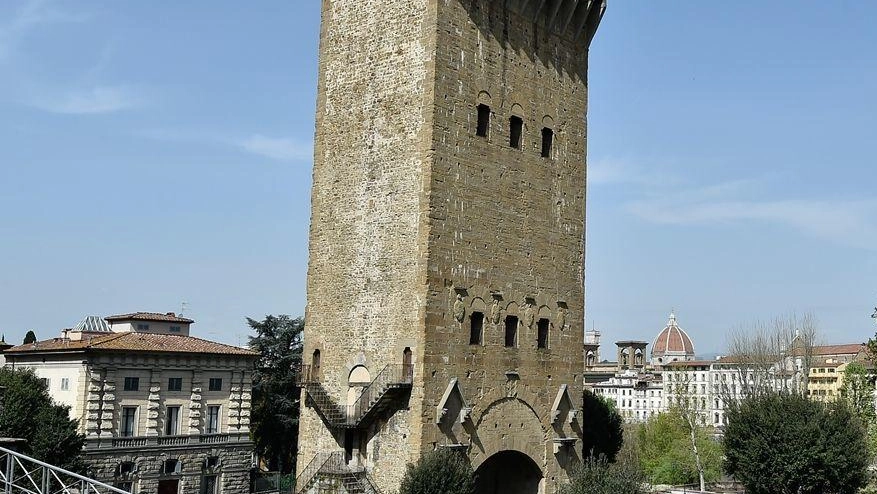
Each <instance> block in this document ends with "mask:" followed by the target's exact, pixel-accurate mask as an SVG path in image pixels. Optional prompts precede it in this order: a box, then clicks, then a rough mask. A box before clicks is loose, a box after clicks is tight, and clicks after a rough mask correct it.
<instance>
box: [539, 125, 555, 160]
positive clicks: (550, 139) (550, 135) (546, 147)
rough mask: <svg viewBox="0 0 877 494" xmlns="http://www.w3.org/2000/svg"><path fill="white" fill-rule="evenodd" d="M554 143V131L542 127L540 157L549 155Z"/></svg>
mask: <svg viewBox="0 0 877 494" xmlns="http://www.w3.org/2000/svg"><path fill="white" fill-rule="evenodd" d="M553 145H554V131H553V130H551V129H549V128H548V127H544V128H543V129H542V157H543V158H550V157H551V147H552V146H553Z"/></svg>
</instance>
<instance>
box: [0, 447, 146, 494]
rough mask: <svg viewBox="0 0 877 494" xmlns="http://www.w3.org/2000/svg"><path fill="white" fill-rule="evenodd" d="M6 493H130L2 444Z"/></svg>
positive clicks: (0, 459)
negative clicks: (17, 451) (3, 446)
mask: <svg viewBox="0 0 877 494" xmlns="http://www.w3.org/2000/svg"><path fill="white" fill-rule="evenodd" d="M0 467H2V471H0V486H2V487H3V493H4V494H62V493H63V494H104V493H110V492H113V493H118V494H130V493H129V492H128V491H124V490H122V489H119V488H117V487H113V486H111V485H107V484H104V483H102V482H98V481H97V480H94V479H90V478H88V477H84V476H82V475H79V474H77V473H73V472H70V471H68V470H64V469H63V468H60V467H56V466H54V465H50V464H48V463H45V462H42V461H40V460H37V459H35V458H31V457H29V456H26V455H23V454H21V453H16V452H15V451H12V450H9V449H6V448H2V447H0Z"/></svg>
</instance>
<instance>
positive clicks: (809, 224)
mask: <svg viewBox="0 0 877 494" xmlns="http://www.w3.org/2000/svg"><path fill="white" fill-rule="evenodd" d="M748 183H749V181H745V180H744V181H734V182H727V183H722V184H717V185H712V186H708V187H702V188H699V189H692V190H678V191H675V192H674V193H673V194H672V195H669V196H662V197H654V198H649V199H642V200H637V201H633V202H630V203H628V204H627V210H628V211H630V212H631V213H633V214H635V215H637V216H639V217H640V218H643V219H645V220H647V221H650V222H653V223H659V224H669V225H693V226H699V225H710V224H715V223H730V222H753V221H754V222H761V223H767V224H774V225H780V226H785V227H790V228H793V229H795V230H797V231H799V232H801V233H804V234H806V235H809V236H812V237H816V238H821V239H824V240H828V241H831V242H833V243H839V244H843V245H848V246H853V247H859V248H866V249H877V200H858V201H856V200H815V199H814V200H809V199H779V200H739V199H736V198H733V197H727V196H732V195H735V194H736V193H739V192H740V191H741V190H743V189H745V186H746V184H748Z"/></svg>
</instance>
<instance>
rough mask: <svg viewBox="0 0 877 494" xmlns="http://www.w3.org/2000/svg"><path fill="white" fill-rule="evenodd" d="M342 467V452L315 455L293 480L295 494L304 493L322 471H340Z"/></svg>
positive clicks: (325, 452) (326, 452)
mask: <svg viewBox="0 0 877 494" xmlns="http://www.w3.org/2000/svg"><path fill="white" fill-rule="evenodd" d="M342 465H344V451H324V452H322V453H317V454H316V456H314V457H313V459H311V461H310V463H308V466H306V467H305V468H304V470H302V471H301V473H300V474H299V475H298V478H296V479H295V490H294V491H293V492H294V493H295V494H299V493H302V492H304V491H305V490H306V489H307V488H308V487H310V486H311V484H312V483H313V482H314V481H316V480H317V476H318V474H319V473H321V471H323V470H324V469H336V470H340V468H341V466H342Z"/></svg>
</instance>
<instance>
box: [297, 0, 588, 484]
mask: <svg viewBox="0 0 877 494" xmlns="http://www.w3.org/2000/svg"><path fill="white" fill-rule="evenodd" d="M536 3H538V2H536ZM549 3H551V4H554V2H549ZM560 3H561V4H562V6H572V7H571V9H572V10H569V12H568V13H569V14H573V13H575V12H579V11H578V10H576V9H577V7H576V5H577V3H576V2H572V3H570V2H566V1H563V2H560ZM512 4H514V5H521V4H527V2H516V1H513V2H505V1H499V0H497V1H479V0H404V1H398V2H390V3H387V2H380V1H377V0H324V1H323V24H322V32H321V45H320V76H319V86H318V104H317V132H316V145H315V162H314V185H313V195H312V218H311V236H310V261H309V270H308V307H307V316H306V317H307V321H308V324H307V325H306V328H305V361H309V360H311V355H313V352H314V351H315V350H319V351H320V361H321V371H320V373H321V381H322V383H323V386H324V387H325V388H326V390H327V391H328V392H329V394H330V395H331V396H333V397H334V398H335V400H336V402H337V403H339V404H344V403H346V400H347V396H348V387H349V383H348V376H349V375H350V372H351V371H352V370H353V369H354V367H356V366H358V365H364V366H365V367H366V368H367V369H368V371H369V373H370V375H371V376H372V377H373V376H374V375H375V374H376V373H377V372H378V371H380V369H381V368H382V367H383V366H384V365H386V364H398V363H401V355H402V350H403V349H404V348H406V347H408V348H411V350H412V351H413V354H414V364H415V366H416V367H415V379H414V386H413V390H412V393H411V397H410V399H409V401H408V404H407V408H405V409H402V410H398V411H394V413H391V414H389V415H388V416H385V417H382V418H380V419H379V420H377V421H376V422H375V423H373V424H371V425H370V426H369V427H368V429H367V430H366V431H365V432H364V434H365V436H364V438H357V442H359V441H360V440H361V441H365V442H367V445H366V447H365V448H364V450H365V452H366V458H365V464H366V466H367V467H368V468H369V470H370V472H371V474H372V477H373V478H374V479H375V481H376V482H377V483H378V486H379V487H380V488H381V489H382V490H384V491H385V492H393V491H395V490H396V489H397V488H398V485H399V480H400V479H401V476H402V474H403V473H404V467H405V463H407V462H409V461H415V460H416V459H417V457H418V456H419V455H420V454H421V453H423V452H425V451H429V450H432V449H434V448H437V447H442V446H451V447H455V448H463V449H465V450H466V451H467V452H468V454H469V457H470V459H471V461H472V463H473V466H475V467H478V466H479V465H480V464H481V463H482V462H484V461H485V460H486V459H487V458H489V457H490V456H491V455H492V454H494V453H497V452H500V451H504V450H515V451H519V452H521V453H524V454H525V455H527V456H528V457H529V458H530V459H532V460H533V462H534V463H535V464H536V465H538V466H539V468H540V470H541V471H542V473H543V475H544V477H545V481H544V482H543V487H542V489H543V492H548V493H550V492H553V491H554V488H555V485H556V482H557V481H559V480H562V479H564V478H566V475H567V473H566V472H567V470H568V468H569V467H570V466H571V465H572V464H573V463H575V462H576V461H577V460H578V451H579V449H580V445H581V442H580V439H581V430H580V427H579V426H578V422H577V420H576V413H575V412H576V408H579V407H580V406H581V403H580V402H581V393H582V375H581V373H582V371H583V367H584V362H583V354H582V346H581V345H582V341H583V320H584V272H583V269H584V265H583V263H584V234H585V224H584V218H585V180H586V166H585V150H586V122H585V115H586V110H587V83H586V79H587V50H588V46H587V42H588V39H587V37H584V38H582V37H575V39H573V38H574V37H572V36H566V35H564V34H557V32H561V33H563V32H565V31H564V30H562V29H561V30H559V31H553V30H551V29H548V28H547V27H546V25H545V22H546V21H545V19H542V18H537V19H534V18H533V17H530V16H526V15H523V14H521V13H519V12H517V11H513V10H510V9H508V8H507V5H512ZM585 4H586V3H585V2H582V3H581V5H585ZM587 4H588V5H590V3H587ZM560 11H565V9H560ZM585 14H587V12H585ZM571 18H574V22H570V24H571V25H572V24H577V23H579V21H582V22H584V21H585V20H586V19H587V18H588V17H587V16H586V15H583V16H580V17H575V16H572V17H571ZM596 18H597V20H599V16H597V17H596ZM593 27H594V28H595V27H596V26H593ZM479 104H483V105H488V106H489V107H490V109H491V124H490V127H489V132H488V135H487V137H479V136H477V135H476V126H477V120H478V119H477V107H478V105H479ZM512 116H514V117H516V118H519V119H521V121H522V123H523V129H522V130H523V132H522V140H521V146H520V148H513V147H512V146H510V131H509V127H510V123H509V121H510V118H511V117H512ZM543 128H549V129H551V130H552V132H553V135H554V142H553V146H552V149H551V153H550V155H549V156H548V157H542V142H541V141H542V129H543ZM475 312H480V313H481V314H482V315H483V317H484V325H483V339H482V342H481V343H480V344H477V345H470V329H471V325H472V314H473V313H475ZM507 316H515V317H517V318H518V320H519V324H518V325H517V333H518V335H517V344H516V345H515V347H513V348H506V347H505V345H504V327H505V323H504V321H505V319H506V317H507ZM540 320H543V321H544V322H547V331H548V334H547V339H546V345H545V348H537V334H538V332H539V331H538V327H539V325H540ZM454 379H456V381H453V380H454ZM454 382H456V385H452V383H454ZM347 434H352V432H347ZM344 445H345V432H344V431H340V430H334V431H333V430H331V429H330V428H327V427H326V426H325V424H324V423H323V422H322V421H321V419H320V417H319V416H318V415H317V414H316V413H315V411H314V410H313V409H312V408H310V407H305V408H303V410H302V419H301V432H300V441H299V450H300V456H299V460H298V461H299V465H298V466H299V471H302V470H303V469H304V467H305V466H306V465H307V464H308V463H309V462H310V461H311V459H312V458H313V457H314V455H315V454H316V453H317V452H321V451H336V450H340V449H342V448H344Z"/></svg>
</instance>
